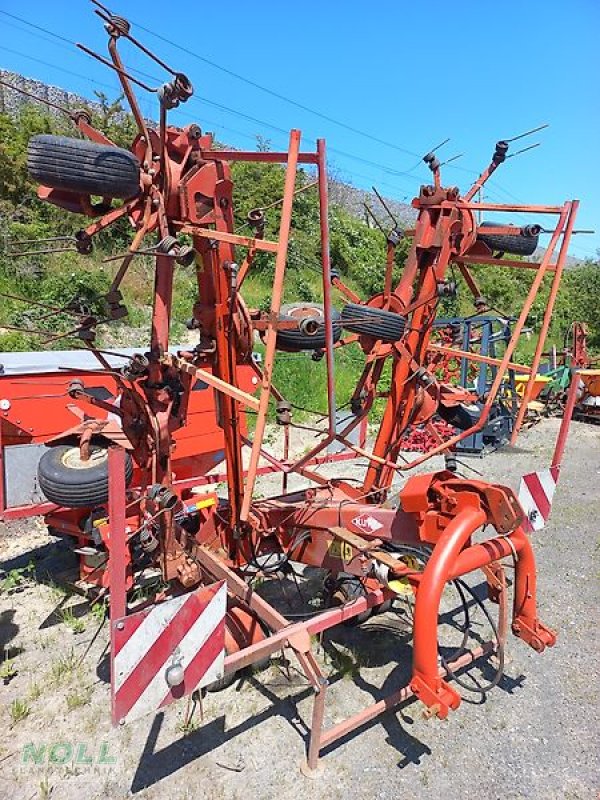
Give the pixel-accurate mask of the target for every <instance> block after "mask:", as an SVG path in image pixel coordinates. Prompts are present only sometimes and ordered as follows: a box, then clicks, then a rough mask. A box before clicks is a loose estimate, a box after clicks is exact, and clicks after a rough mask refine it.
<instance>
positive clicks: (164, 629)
mask: <svg viewBox="0 0 600 800" xmlns="http://www.w3.org/2000/svg"><path fill="white" fill-rule="evenodd" d="M226 608H227V590H226V586H225V582H224V581H219V582H218V583H214V584H212V585H211V586H206V587H202V588H201V589H197V590H196V591H195V592H189V593H188V594H184V595H181V596H180V597H174V598H173V599H172V600H167V601H166V602H164V603H160V604H159V605H155V606H152V607H151V608H149V609H144V610H143V611H139V612H137V613H135V614H129V615H128V616H126V617H123V618H122V619H120V620H117V621H116V624H114V625H113V630H112V647H111V689H112V719H113V724H115V725H116V724H117V723H122V722H128V721H130V720H132V719H137V718H138V717H141V716H143V715H144V714H147V713H149V712H155V711H157V710H158V709H160V708H163V707H164V706H166V705H168V704H169V703H172V702H173V700H177V699H178V698H180V697H183V696H184V695H186V694H190V693H191V692H193V691H194V690H195V689H197V688H198V687H201V686H206V685H207V684H209V683H212V682H213V681H215V680H218V679H219V678H222V677H223V667H224V660H225V613H226Z"/></svg>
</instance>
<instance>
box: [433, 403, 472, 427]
mask: <svg viewBox="0 0 600 800" xmlns="http://www.w3.org/2000/svg"><path fill="white" fill-rule="evenodd" d="M438 414H439V415H440V417H441V418H442V419H443V420H444V422H447V423H448V424H449V425H452V427H454V428H457V429H458V430H459V431H467V430H469V428H472V427H473V425H475V423H476V422H477V421H478V420H479V417H480V416H481V406H479V405H477V404H476V403H473V404H471V405H467V404H465V403H459V404H458V405H457V406H452V407H451V408H447V407H444V406H442V405H440V407H439V408H438Z"/></svg>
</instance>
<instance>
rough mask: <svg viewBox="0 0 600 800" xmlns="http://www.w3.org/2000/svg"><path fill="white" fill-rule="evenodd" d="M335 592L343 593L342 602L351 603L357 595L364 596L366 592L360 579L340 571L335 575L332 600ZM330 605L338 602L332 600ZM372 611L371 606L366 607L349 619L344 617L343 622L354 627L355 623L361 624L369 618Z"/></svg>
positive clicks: (336, 604) (349, 626) (334, 605)
mask: <svg viewBox="0 0 600 800" xmlns="http://www.w3.org/2000/svg"><path fill="white" fill-rule="evenodd" d="M336 593H339V594H341V595H343V597H344V598H345V599H344V603H351V602H352V600H356V599H357V598H359V597H364V596H365V594H366V592H365V588H364V586H363V585H362V583H361V581H360V580H359V579H358V578H357V577H356V576H355V575H350V573H348V572H340V573H339V574H338V576H337V586H336V590H335V592H334V593H333V595H332V600H334V601H335V594H336ZM331 605H332V606H333V607H334V608H335V607H336V606H338V605H340V604H339V603H337V602H332V603H331ZM373 611H374V609H373V608H366V609H365V610H364V611H361V613H360V614H357V615H356V616H354V617H350V618H349V619H345V620H344V622H343V624H344V625H345V626H346V627H348V628H354V627H356V626H357V625H362V623H363V622H366V621H367V620H368V619H369V617H370V616H371V614H372V613H373Z"/></svg>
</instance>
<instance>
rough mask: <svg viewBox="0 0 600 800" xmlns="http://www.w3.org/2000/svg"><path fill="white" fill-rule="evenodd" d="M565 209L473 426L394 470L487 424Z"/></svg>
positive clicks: (565, 213) (415, 462) (419, 460)
mask: <svg viewBox="0 0 600 800" xmlns="http://www.w3.org/2000/svg"><path fill="white" fill-rule="evenodd" d="M569 210H570V203H565V205H564V206H563V208H562V213H561V215H560V218H559V221H558V222H557V225H556V228H555V230H554V232H553V234H552V237H551V240H550V244H549V245H548V248H547V250H546V252H545V254H544V257H543V259H542V261H541V262H540V266H539V269H538V270H537V272H536V274H535V277H534V279H533V281H532V284H531V286H530V287H529V292H528V293H527V297H526V299H525V303H524V304H523V308H522V309H521V313H520V314H519V318H518V320H517V322H516V323H515V326H514V328H513V332H512V336H511V339H510V341H509V342H508V343H507V345H506V350H505V352H504V355H503V357H502V361H501V362H500V365H499V367H498V372H497V374H496V377H495V378H494V381H493V383H492V386H491V387H490V391H489V394H488V397H487V399H486V401H485V404H484V406H483V408H482V411H481V415H480V417H479V420H478V421H477V422H476V423H475V425H474V426H473V427H472V428H469V429H468V430H465V431H462V432H461V433H459V434H457V435H456V436H453V437H452V438H451V439H448V441H446V442H444V443H443V444H441V445H438V446H437V447H434V448H433V449H432V450H430V451H429V452H428V453H423V454H422V455H421V456H420V457H419V458H416V459H414V460H413V461H411V462H409V463H408V464H404V465H401V464H398V465H396V469H397V470H400V471H404V470H407V469H412V468H414V467H416V466H419V464H422V463H423V462H424V461H427V460H428V459H429V458H431V457H432V456H434V455H437V454H438V453H441V452H442V451H444V450H447V449H449V448H451V447H453V446H454V445H455V444H457V443H458V442H460V441H462V440H463V439H466V438H467V436H471V435H472V434H473V433H476V432H477V431H479V430H481V429H482V428H483V427H484V425H485V423H486V421H487V418H488V416H489V413H490V409H491V407H492V403H493V402H494V399H495V397H496V394H497V393H498V389H499V387H500V384H501V383H502V381H503V379H504V373H505V372H506V369H507V366H508V363H509V361H510V359H511V356H512V354H513V352H514V350H515V348H516V345H517V342H518V340H519V337H520V335H521V331H522V330H523V328H524V326H525V322H526V319H527V316H528V314H529V311H530V310H531V306H532V305H533V303H534V301H535V298H536V296H537V293H538V291H539V288H540V286H541V284H542V281H543V279H544V275H545V274H546V269H547V266H548V264H549V263H550V260H551V258H552V253H553V251H554V248H555V247H556V242H557V241H558V238H559V236H560V235H561V233H562V230H563V228H564V224H565V221H566V219H567V216H568V213H569Z"/></svg>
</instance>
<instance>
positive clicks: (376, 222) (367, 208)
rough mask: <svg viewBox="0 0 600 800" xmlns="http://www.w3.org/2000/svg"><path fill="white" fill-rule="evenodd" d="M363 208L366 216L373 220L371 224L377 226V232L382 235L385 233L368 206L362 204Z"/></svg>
mask: <svg viewBox="0 0 600 800" xmlns="http://www.w3.org/2000/svg"><path fill="white" fill-rule="evenodd" d="M363 206H364V207H365V211H366V212H367V214H368V215H369V216H370V217H371V219H372V220H373V222H374V223H375V225H377V227H378V228H379V230H380V231H381V232H382V233H385V230H384V228H383V225H382V224H381V223H380V222H379V220H378V219H377V217H376V216H375V214H374V212H373V211H372V209H371V207H370V206H369V204H368V203H363Z"/></svg>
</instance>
